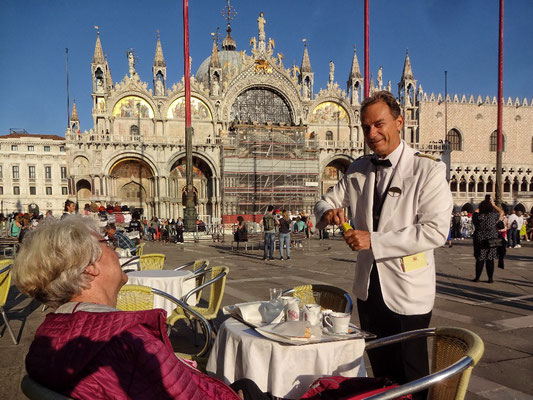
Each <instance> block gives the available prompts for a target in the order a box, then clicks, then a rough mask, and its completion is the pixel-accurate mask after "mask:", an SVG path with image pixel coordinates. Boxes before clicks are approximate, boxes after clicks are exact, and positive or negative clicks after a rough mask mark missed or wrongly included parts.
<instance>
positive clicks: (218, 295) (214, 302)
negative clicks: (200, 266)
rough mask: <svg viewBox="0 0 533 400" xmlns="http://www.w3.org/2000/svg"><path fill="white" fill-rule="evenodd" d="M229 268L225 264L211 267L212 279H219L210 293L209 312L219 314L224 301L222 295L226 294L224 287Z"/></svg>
mask: <svg viewBox="0 0 533 400" xmlns="http://www.w3.org/2000/svg"><path fill="white" fill-rule="evenodd" d="M228 272H229V268H228V267H224V266H218V267H212V268H211V280H213V279H215V278H219V276H220V278H219V279H217V280H216V281H215V282H213V284H212V285H211V292H210V293H209V305H208V307H207V312H208V313H209V314H215V315H216V314H217V313H218V310H219V308H220V304H221V303H222V297H223V296H224V288H225V287H226V277H227V275H228Z"/></svg>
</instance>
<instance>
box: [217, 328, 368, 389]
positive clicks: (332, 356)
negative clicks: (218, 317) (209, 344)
mask: <svg viewBox="0 0 533 400" xmlns="http://www.w3.org/2000/svg"><path fill="white" fill-rule="evenodd" d="M364 349H365V342H364V339H351V340H341V341H335V342H326V343H313V344H305V345H299V346H295V345H287V344H282V343H278V342H275V341H272V340H270V339H267V338H265V337H263V336H261V334H259V333H258V332H256V331H255V330H254V329H253V328H250V327H248V326H247V325H245V324H243V323H241V322H239V321H237V320H235V319H233V318H229V319H227V320H226V321H225V322H224V323H223V324H222V325H221V327H220V330H219V332H218V335H217V338H216V341H215V345H214V347H213V349H212V351H211V355H210V357H209V361H208V363H207V372H208V373H209V374H210V375H214V376H216V377H217V378H219V379H222V380H224V382H226V383H232V382H235V381H236V380H237V379H241V378H248V379H251V380H252V381H254V382H255V383H256V384H257V385H258V386H259V388H260V389H261V390H262V391H264V392H269V393H271V394H272V395H273V396H275V397H281V398H286V399H299V398H300V397H301V396H303V394H304V393H305V392H307V390H308V389H309V386H310V385H311V384H312V383H313V382H314V381H315V380H316V379H317V378H319V377H323V376H331V375H341V376H346V377H356V376H366V369H365V364H364V360H363V352H364Z"/></svg>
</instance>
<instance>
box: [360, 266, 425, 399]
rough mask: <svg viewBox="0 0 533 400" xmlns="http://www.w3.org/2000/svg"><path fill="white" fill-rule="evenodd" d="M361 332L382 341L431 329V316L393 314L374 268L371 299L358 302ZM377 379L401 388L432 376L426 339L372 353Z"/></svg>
mask: <svg viewBox="0 0 533 400" xmlns="http://www.w3.org/2000/svg"><path fill="white" fill-rule="evenodd" d="M357 309H358V311H359V320H360V322H361V328H362V329H363V330H365V331H369V332H372V333H375V334H376V335H377V337H378V338H382V337H387V336H391V335H395V334H397V333H401V332H408V331H412V330H415V329H423V328H427V327H428V326H429V321H430V320H431V312H429V313H427V314H419V315H401V314H397V313H395V312H393V311H391V310H390V309H389V308H388V307H387V305H386V304H385V302H384V301H383V295H382V294H381V285H380V283H379V274H378V269H377V267H376V265H375V264H374V266H373V267H372V272H371V274H370V285H369V288H368V299H367V300H366V301H363V300H359V299H358V300H357ZM368 357H369V358H370V364H371V365H372V371H373V372H374V376H375V377H389V378H391V379H392V380H394V381H396V382H397V383H399V384H402V383H406V382H410V381H413V380H415V379H418V378H421V377H423V376H426V375H428V374H429V360H428V350H427V340H426V338H421V339H415V340H408V341H404V342H402V343H398V344H392V345H388V346H383V347H381V348H377V349H373V350H369V351H368ZM426 398H427V391H423V392H419V393H416V394H413V399H417V400H418V399H426Z"/></svg>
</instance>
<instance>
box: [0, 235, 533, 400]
mask: <svg viewBox="0 0 533 400" xmlns="http://www.w3.org/2000/svg"><path fill="white" fill-rule="evenodd" d="M227 239H228V240H230V238H229V236H228V237H227ZM522 245H523V247H522V248H521V249H509V251H508V255H507V258H506V265H505V270H499V269H496V271H495V283H493V284H489V283H486V279H487V278H486V275H483V276H482V282H478V283H474V282H471V279H472V278H473V276H474V258H473V256H472V242H471V240H464V241H454V245H453V247H452V248H449V247H443V248H439V249H437V250H436V260H437V300H436V304H435V308H434V310H433V318H432V320H431V326H457V327H464V328H466V329H470V330H472V331H474V332H476V333H477V334H479V335H480V336H481V338H482V339H483V341H484V343H485V354H484V356H483V358H482V360H481V362H480V364H479V365H478V366H477V367H476V368H475V369H474V372H473V376H472V379H471V381H470V386H469V393H468V395H467V399H472V400H476V399H533V379H531V377H532V372H531V371H533V340H532V339H531V338H532V337H533V279H532V278H533V244H531V242H524V243H522ZM145 253H164V254H166V255H167V259H166V263H165V265H166V266H165V268H166V269H171V268H173V267H175V266H177V265H180V264H182V263H184V262H186V261H190V260H193V259H199V258H208V259H209V260H210V262H211V265H212V266H215V265H226V266H228V267H229V268H230V272H229V275H228V279H227V283H226V290H225V295H224V299H223V305H227V304H234V303H237V302H243V301H250V300H256V299H266V298H268V289H269V288H270V287H283V288H289V287H292V286H295V285H300V284H309V283H327V284H330V285H336V286H339V287H342V288H344V289H346V290H350V289H351V287H352V282H353V263H354V260H355V254H354V253H352V252H351V251H349V249H348V248H347V247H346V246H345V244H344V241H343V240H342V239H341V238H338V237H334V238H331V239H330V240H325V241H319V240H316V239H315V238H313V240H311V243H310V248H309V249H307V248H303V249H300V248H297V249H293V251H292V254H291V257H292V259H291V260H284V261H280V260H279V259H276V260H274V261H263V259H262V258H263V254H262V250H253V251H248V252H245V251H244V250H239V251H231V245H230V242H229V241H226V242H216V243H213V242H211V241H202V242H200V243H186V244H184V245H176V244H165V243H153V242H147V243H146V247H145ZM276 255H277V257H278V258H279V252H277V254H276ZM5 308H6V311H7V314H8V317H9V319H10V321H11V326H12V327H13V329H14V331H15V334H16V335H19V337H20V344H19V345H18V346H15V345H13V343H12V341H11V338H10V337H9V335H8V333H7V332H5V326H4V324H3V321H2V322H0V332H2V333H4V334H3V337H2V338H0V355H1V357H0V388H1V393H2V394H1V395H0V397H1V398H2V399H6V400H11V399H24V398H25V397H24V395H23V394H22V392H21V391H20V380H21V379H22V376H23V375H24V374H25V370H24V357H25V355H26V352H27V350H28V347H29V345H30V343H31V341H32V339H33V335H34V333H35V330H36V328H37V327H38V326H39V324H40V323H41V322H42V320H43V318H44V316H45V315H46V312H44V313H43V312H41V306H40V305H39V304H37V303H36V302H33V301H31V300H29V299H27V298H26V297H25V296H23V295H21V294H20V293H18V291H17V290H16V288H14V287H12V289H11V291H10V294H9V298H8V302H7V305H6V307H5ZM222 319H223V318H222V317H220V320H222ZM353 320H354V321H357V313H356V312H354V316H353Z"/></svg>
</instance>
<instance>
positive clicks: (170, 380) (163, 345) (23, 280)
mask: <svg viewBox="0 0 533 400" xmlns="http://www.w3.org/2000/svg"><path fill="white" fill-rule="evenodd" d="M98 231H99V230H98V227H97V226H95V225H94V222H93V221H92V220H91V219H90V218H82V217H78V216H72V217H69V218H65V219H63V220H62V221H60V222H57V223H49V224H41V225H39V227H38V228H37V229H36V230H35V231H33V232H31V233H30V234H28V236H27V239H26V240H25V241H24V243H23V245H22V250H21V251H20V252H19V254H18V256H17V258H16V259H15V262H14V266H13V278H14V281H15V283H16V285H17V287H18V288H19V290H20V291H21V292H22V293H24V294H27V295H29V296H31V297H33V298H35V299H36V300H38V301H40V302H42V303H44V304H47V305H49V306H51V307H57V309H56V310H55V312H53V313H49V314H48V315H47V316H46V318H45V320H44V322H43V323H42V324H41V326H40V327H39V328H38V329H37V332H36V334H35V339H34V341H33V343H32V344H31V346H30V350H29V352H28V355H27V356H26V370H27V371H28V374H29V376H30V377H31V378H33V379H34V380H35V381H37V382H39V383H41V384H42V385H44V386H46V387H48V388H50V389H52V390H54V391H56V392H59V393H61V394H63V395H66V396H69V397H73V398H76V399H80V400H83V399H111V398H112V399H179V400H202V399H215V400H238V399H246V400H247V399H251V400H255V399H261V400H262V399H266V398H268V397H266V395H264V394H263V393H261V392H260V390H259V389H258V388H257V386H256V385H255V384H254V383H253V382H252V381H249V380H246V381H244V382H239V381H237V382H235V383H234V384H233V385H232V386H231V387H230V386H228V385H226V384H225V383H223V382H221V381H219V380H218V379H215V378H212V377H209V376H207V375H204V374H202V373H201V372H200V371H198V370H197V369H195V368H193V367H192V366H191V365H190V364H188V363H187V362H185V361H184V360H182V359H180V358H178V357H176V356H175V355H174V351H173V349H172V346H171V343H170V341H169V339H168V336H167V334H166V326H165V320H166V312H165V311H164V310H160V309H154V310H147V311H130V312H124V311H119V310H117V309H116V308H115V306H116V304H117V297H118V293H119V291H120V288H121V287H122V286H123V285H124V284H125V283H126V282H127V280H128V278H127V275H126V274H125V273H124V272H123V271H122V269H121V267H120V264H119V261H118V256H117V253H116V252H115V251H113V249H112V248H110V247H109V246H108V241H107V240H106V239H104V238H103V237H102V236H101V235H100V234H99V233H98ZM232 387H233V388H235V390H234V389H232Z"/></svg>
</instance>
